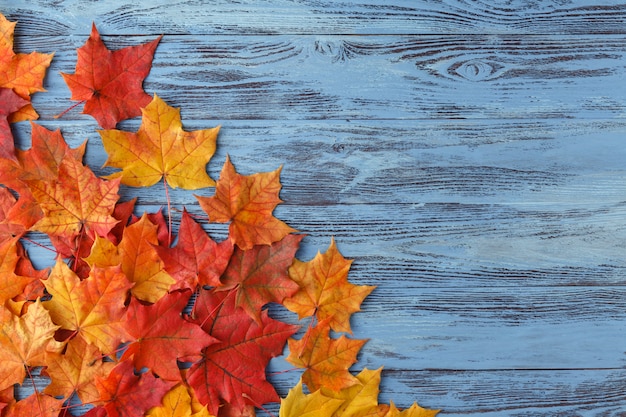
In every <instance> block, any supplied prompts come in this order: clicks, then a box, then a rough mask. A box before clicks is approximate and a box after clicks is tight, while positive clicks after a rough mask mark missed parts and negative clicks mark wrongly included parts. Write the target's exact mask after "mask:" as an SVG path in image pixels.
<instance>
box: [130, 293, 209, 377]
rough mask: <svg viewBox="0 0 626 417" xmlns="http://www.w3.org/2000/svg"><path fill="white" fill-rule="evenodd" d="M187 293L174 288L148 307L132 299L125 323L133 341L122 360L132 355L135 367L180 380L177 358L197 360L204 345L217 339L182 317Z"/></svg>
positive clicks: (187, 299) (188, 295)
mask: <svg viewBox="0 0 626 417" xmlns="http://www.w3.org/2000/svg"><path fill="white" fill-rule="evenodd" d="M190 296H191V291H184V292H183V291H175V292H173V293H169V294H166V295H165V296H163V297H162V298H161V299H160V300H159V301H157V302H156V303H155V304H153V305H149V306H146V305H143V304H141V303H140V302H139V301H137V299H135V298H133V299H132V300H131V302H130V305H129V307H128V310H127V321H126V326H127V331H128V333H129V334H130V335H131V336H132V337H133V338H134V339H135V340H134V341H133V342H132V343H131V344H130V345H129V346H128V348H127V350H126V352H124V355H123V356H122V359H126V358H128V357H130V356H131V355H132V357H133V363H134V364H135V368H137V369H142V368H149V369H150V370H152V372H154V373H155V374H157V375H158V376H159V377H161V378H163V379H167V380H172V381H180V380H181V375H180V371H179V369H178V364H177V360H179V359H183V360H185V359H187V358H190V357H194V356H195V357H196V359H197V358H199V357H200V352H201V350H202V349H203V348H204V347H206V346H208V345H210V344H212V343H215V342H216V339H215V338H213V337H211V336H209V335H208V334H207V333H206V332H204V331H203V330H202V328H201V327H200V326H199V325H198V324H196V323H192V322H190V321H188V320H185V319H184V318H183V317H182V316H181V313H182V312H183V309H184V308H185V307H186V306H187V302H188V301H189V297H190Z"/></svg>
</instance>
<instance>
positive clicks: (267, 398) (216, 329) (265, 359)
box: [187, 290, 297, 415]
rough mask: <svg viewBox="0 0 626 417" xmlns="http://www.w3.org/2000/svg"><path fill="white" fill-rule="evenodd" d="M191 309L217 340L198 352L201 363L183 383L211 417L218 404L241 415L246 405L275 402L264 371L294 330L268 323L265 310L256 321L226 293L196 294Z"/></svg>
mask: <svg viewBox="0 0 626 417" xmlns="http://www.w3.org/2000/svg"><path fill="white" fill-rule="evenodd" d="M195 311H196V315H197V317H196V320H197V322H198V323H201V324H202V328H203V329H204V330H205V331H206V332H207V333H209V334H210V335H211V336H213V337H215V338H216V339H219V342H218V343H215V344H212V345H210V346H208V347H207V348H206V349H205V350H204V351H203V359H202V360H201V361H200V362H198V363H196V364H194V365H193V366H192V367H191V368H190V369H189V372H188V374H187V380H188V383H189V385H190V386H192V387H193V389H194V390H195V392H196V395H197V396H198V399H199V400H200V402H201V403H202V404H205V405H207V407H208V409H209V412H210V413H211V414H213V415H217V414H218V408H219V407H220V406H221V405H222V404H223V403H227V404H230V405H231V406H232V407H233V408H234V409H235V410H239V411H243V410H244V409H246V408H247V407H249V406H250V405H254V406H258V405H261V404H265V403H268V402H276V401H278V400H279V397H278V394H277V393H276V391H275V390H274V387H273V386H272V385H271V384H270V383H269V382H268V381H267V380H266V378H265V368H266V367H267V364H268V363H269V360H270V359H271V358H272V357H275V356H278V355H280V354H281V353H282V351H283V348H284V346H285V342H286V340H287V338H289V337H290V336H291V335H293V334H294V333H295V332H296V330H297V326H293V325H290V324H286V323H282V322H280V321H277V320H274V319H272V318H270V317H269V316H268V314H267V311H262V312H260V321H259V322H256V321H255V320H254V319H252V318H251V317H250V316H249V315H248V314H246V313H245V312H244V311H243V310H242V309H240V308H237V306H236V305H235V302H234V297H232V296H231V295H230V293H226V292H215V291H213V290H211V291H208V290H201V292H200V295H199V296H198V299H197V300H196V307H195Z"/></svg>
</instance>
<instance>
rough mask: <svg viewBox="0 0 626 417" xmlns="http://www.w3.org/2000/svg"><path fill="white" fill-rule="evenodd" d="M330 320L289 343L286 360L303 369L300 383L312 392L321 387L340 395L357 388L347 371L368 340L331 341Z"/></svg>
mask: <svg viewBox="0 0 626 417" xmlns="http://www.w3.org/2000/svg"><path fill="white" fill-rule="evenodd" d="M329 332H330V327H329V319H327V320H324V321H321V322H319V323H318V324H317V326H313V327H310V328H309V329H308V330H307V332H306V333H305V334H304V336H302V338H301V339H300V340H295V339H289V340H288V342H287V343H288V344H289V356H288V357H287V358H286V360H287V361H288V362H289V363H291V364H292V365H294V366H296V367H298V368H304V369H305V371H304V373H303V374H302V381H303V382H304V383H305V384H306V385H307V387H309V390H311V391H315V390H317V389H320V388H322V387H325V388H327V389H329V390H333V391H339V390H341V389H344V388H348V387H351V386H352V385H355V384H358V383H359V380H358V379H357V378H355V377H354V376H353V375H352V374H351V373H350V372H349V371H348V369H349V368H350V366H352V364H354V363H355V362H356V361H357V359H356V356H357V354H358V353H359V351H360V350H361V348H362V347H363V345H364V344H365V343H366V342H367V340H358V339H348V338H347V337H345V336H343V335H342V336H341V337H339V339H331V338H330V336H329Z"/></svg>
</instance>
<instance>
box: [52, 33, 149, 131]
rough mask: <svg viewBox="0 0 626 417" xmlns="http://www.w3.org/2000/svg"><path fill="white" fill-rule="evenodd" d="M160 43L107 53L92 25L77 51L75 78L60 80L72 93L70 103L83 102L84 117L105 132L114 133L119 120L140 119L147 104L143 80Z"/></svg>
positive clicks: (72, 75)
mask: <svg viewBox="0 0 626 417" xmlns="http://www.w3.org/2000/svg"><path fill="white" fill-rule="evenodd" d="M160 40H161V37H160V36H159V37H158V38H157V39H155V40H153V41H152V42H149V43H146V44H143V45H137V46H129V47H126V48H122V49H119V50H117V51H111V50H109V49H108V48H107V47H106V45H105V44H104V42H103V41H102V39H101V38H100V34H99V33H98V30H97V29H96V25H95V24H94V25H92V28H91V35H90V36H89V39H87V42H85V44H84V45H83V46H81V47H80V48H78V61H77V63H76V72H75V73H74V74H64V73H62V74H61V75H63V79H64V80H65V82H66V84H67V86H68V87H69V88H70V90H71V92H72V100H78V101H80V102H85V107H84V109H83V113H86V114H90V115H92V116H93V117H94V119H96V121H97V122H98V124H99V125H100V126H101V127H102V128H104V129H113V128H115V125H117V122H119V121H120V120H125V119H129V118H131V117H135V116H139V115H140V114H141V108H142V107H145V106H147V105H148V103H150V101H151V100H152V97H150V96H149V95H148V94H146V92H145V91H144V90H143V86H142V84H143V80H144V79H145V78H146V77H147V76H148V73H149V72H150V68H151V67H152V58H153V56H154V51H155V50H156V47H157V45H158V43H159V41H160Z"/></svg>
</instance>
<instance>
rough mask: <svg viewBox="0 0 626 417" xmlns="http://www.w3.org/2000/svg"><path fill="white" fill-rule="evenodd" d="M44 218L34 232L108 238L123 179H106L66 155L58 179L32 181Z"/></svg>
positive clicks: (113, 222)
mask: <svg viewBox="0 0 626 417" xmlns="http://www.w3.org/2000/svg"><path fill="white" fill-rule="evenodd" d="M26 183H27V184H28V186H29V188H30V190H31V192H32V194H33V196H34V198H35V200H36V201H37V202H38V203H39V206H40V207H41V210H42V211H43V214H44V216H43V218H42V219H40V220H39V221H38V222H37V223H35V225H33V229H34V230H38V231H40V232H43V233H47V234H49V235H52V236H63V237H67V238H70V239H71V238H72V237H74V236H77V235H78V234H79V233H87V234H88V235H89V236H92V235H93V234H97V235H100V236H106V235H107V234H108V233H109V231H110V230H111V229H112V228H113V226H115V224H116V223H117V220H116V219H115V218H114V217H112V216H111V214H112V213H113V209H114V208H115V203H116V202H117V200H118V199H119V195H118V194H117V191H118V189H119V180H111V181H107V180H102V179H100V178H97V177H96V176H95V174H94V173H93V172H92V171H91V169H89V168H88V167H86V166H85V165H83V164H82V163H81V162H80V161H77V160H76V159H75V158H74V157H72V156H65V157H64V158H63V160H62V161H61V164H60V165H59V175H58V178H57V179H55V180H43V181H42V180H28V181H26Z"/></svg>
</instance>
